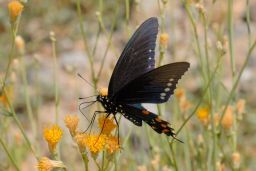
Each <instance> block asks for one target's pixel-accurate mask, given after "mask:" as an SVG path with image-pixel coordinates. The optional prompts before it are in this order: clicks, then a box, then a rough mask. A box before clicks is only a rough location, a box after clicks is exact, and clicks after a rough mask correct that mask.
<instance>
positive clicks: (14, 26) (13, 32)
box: [1, 16, 21, 92]
mask: <svg viewBox="0 0 256 171" xmlns="http://www.w3.org/2000/svg"><path fill="white" fill-rule="evenodd" d="M20 19H21V16H19V17H18V18H17V21H16V22H14V23H11V37H12V39H11V49H10V52H9V55H8V63H7V67H6V69H5V75H4V79H3V85H2V88H1V92H3V90H4V88H5V84H6V80H7V77H8V75H9V71H10V67H11V63H12V59H13V55H14V52H15V39H16V36H17V32H18V28H19V24H20Z"/></svg>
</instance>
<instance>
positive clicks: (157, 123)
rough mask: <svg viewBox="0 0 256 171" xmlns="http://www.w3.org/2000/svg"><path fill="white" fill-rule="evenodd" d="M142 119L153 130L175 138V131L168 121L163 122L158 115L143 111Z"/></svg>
mask: <svg viewBox="0 0 256 171" xmlns="http://www.w3.org/2000/svg"><path fill="white" fill-rule="evenodd" d="M142 116H143V117H141V119H142V120H143V121H144V122H146V123H147V124H148V125H149V126H150V127H151V128H152V129H153V130H155V131H156V132H157V133H159V134H162V133H163V134H166V135H168V136H172V137H173V136H175V133H174V132H173V131H174V129H173V128H171V127H170V126H169V125H170V124H169V123H168V122H167V121H164V120H162V119H161V118H160V117H159V116H158V115H156V114H154V113H152V112H150V111H148V110H142Z"/></svg>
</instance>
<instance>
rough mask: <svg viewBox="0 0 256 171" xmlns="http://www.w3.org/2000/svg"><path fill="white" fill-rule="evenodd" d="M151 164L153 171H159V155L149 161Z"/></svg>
mask: <svg viewBox="0 0 256 171" xmlns="http://www.w3.org/2000/svg"><path fill="white" fill-rule="evenodd" d="M151 164H152V166H153V168H154V169H155V170H158V169H159V164H160V155H159V154H156V155H155V157H154V159H153V160H152V161H151Z"/></svg>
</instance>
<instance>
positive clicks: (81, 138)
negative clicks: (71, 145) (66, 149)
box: [75, 133, 87, 152]
mask: <svg viewBox="0 0 256 171" xmlns="http://www.w3.org/2000/svg"><path fill="white" fill-rule="evenodd" d="M86 136H87V134H84V133H77V134H76V136H75V140H76V143H77V145H78V147H79V149H80V151H81V152H83V151H84V150H85V148H86V144H85V143H84V140H85V138H86Z"/></svg>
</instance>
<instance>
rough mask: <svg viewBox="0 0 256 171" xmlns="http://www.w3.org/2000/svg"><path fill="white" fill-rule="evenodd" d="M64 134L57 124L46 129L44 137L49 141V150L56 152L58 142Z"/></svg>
mask: <svg viewBox="0 0 256 171" xmlns="http://www.w3.org/2000/svg"><path fill="white" fill-rule="evenodd" d="M62 134H63V131H62V130H61V128H60V127H59V126H58V125H56V124H55V125H52V126H51V127H49V128H45V129H44V139H45V140H46V141H47V143H48V147H49V150H50V151H51V152H54V150H55V148H56V145H57V143H58V142H59V141H60V139H61V137H62Z"/></svg>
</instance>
